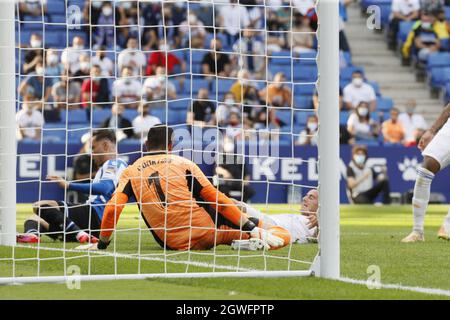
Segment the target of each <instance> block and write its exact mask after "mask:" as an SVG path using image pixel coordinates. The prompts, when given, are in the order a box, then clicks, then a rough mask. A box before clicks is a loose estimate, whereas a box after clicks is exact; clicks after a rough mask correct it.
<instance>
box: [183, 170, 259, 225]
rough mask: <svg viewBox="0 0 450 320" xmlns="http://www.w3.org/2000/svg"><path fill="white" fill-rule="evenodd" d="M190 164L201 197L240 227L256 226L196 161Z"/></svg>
mask: <svg viewBox="0 0 450 320" xmlns="http://www.w3.org/2000/svg"><path fill="white" fill-rule="evenodd" d="M189 166H190V169H191V170H192V174H193V176H194V178H195V180H196V181H198V184H199V186H198V192H199V194H200V197H201V198H202V199H203V200H204V201H205V202H209V203H210V206H211V207H213V208H214V209H215V210H216V211H217V212H219V213H220V214H221V215H222V216H223V217H224V218H225V219H227V220H228V221H230V222H231V223H233V224H234V225H236V226H239V227H240V226H242V230H244V231H250V230H252V229H253V228H254V227H255V224H254V223H253V222H252V221H250V220H249V219H248V217H247V215H246V214H245V213H243V212H241V210H239V208H238V207H237V206H236V205H235V203H234V202H233V201H232V200H231V199H230V198H228V197H227V196H226V195H224V194H223V193H222V192H220V191H219V190H217V188H216V187H214V186H213V185H212V184H211V182H210V181H209V180H208V178H207V177H206V176H205V174H204V173H203V172H202V170H201V169H200V168H199V167H198V166H197V165H196V164H195V163H193V162H190V165H189ZM194 189H195V187H194Z"/></svg>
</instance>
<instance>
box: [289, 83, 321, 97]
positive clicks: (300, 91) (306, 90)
mask: <svg viewBox="0 0 450 320" xmlns="http://www.w3.org/2000/svg"><path fill="white" fill-rule="evenodd" d="M315 90H316V86H315V85H314V84H295V85H294V96H312V95H313V94H314V91H315Z"/></svg>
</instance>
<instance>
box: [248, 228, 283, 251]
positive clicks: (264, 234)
mask: <svg viewBox="0 0 450 320" xmlns="http://www.w3.org/2000/svg"><path fill="white" fill-rule="evenodd" d="M250 237H251V238H256V239H261V240H262V241H264V242H265V243H266V244H267V245H268V246H269V247H270V248H277V247H281V246H283V245H284V240H283V239H281V238H280V237H277V236H275V235H273V234H272V233H271V232H270V231H268V230H265V229H262V228H258V227H255V228H254V229H253V230H252V231H251V233H250Z"/></svg>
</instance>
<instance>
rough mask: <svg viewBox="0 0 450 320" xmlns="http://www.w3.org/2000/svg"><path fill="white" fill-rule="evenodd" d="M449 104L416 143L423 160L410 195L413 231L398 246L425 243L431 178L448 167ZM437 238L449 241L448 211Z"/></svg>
mask: <svg viewBox="0 0 450 320" xmlns="http://www.w3.org/2000/svg"><path fill="white" fill-rule="evenodd" d="M449 118H450V104H448V105H447V106H446V107H445V109H444V111H442V113H441V115H440V116H439V118H438V119H437V120H436V122H435V123H434V124H433V126H432V127H431V128H430V129H429V130H427V131H426V132H425V133H424V134H423V136H422V138H421V139H420V141H419V145H418V147H419V149H420V150H421V151H422V155H423V157H424V159H423V163H422V165H421V167H420V168H419V169H418V170H417V178H416V184H415V186H414V195H413V200H412V204H413V215H414V227H413V231H412V232H411V233H410V234H409V235H408V236H407V237H405V238H404V239H403V240H402V242H418V241H425V237H424V235H423V234H424V230H423V226H424V220H425V212H426V210H427V207H428V202H429V201H430V189H431V182H432V181H433V179H434V176H435V175H436V174H437V173H438V172H439V171H440V170H442V169H444V168H445V167H447V166H448V165H449V164H450V122H449ZM438 237H439V238H441V239H445V240H450V211H449V212H448V213H447V216H446V217H445V220H444V223H443V225H442V226H441V228H440V229H439V231H438Z"/></svg>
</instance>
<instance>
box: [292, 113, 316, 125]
mask: <svg viewBox="0 0 450 320" xmlns="http://www.w3.org/2000/svg"><path fill="white" fill-rule="evenodd" d="M313 115H314V112H312V111H297V112H295V115H294V120H295V124H296V125H299V126H305V125H306V122H307V121H308V118H309V117H310V116H313Z"/></svg>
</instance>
